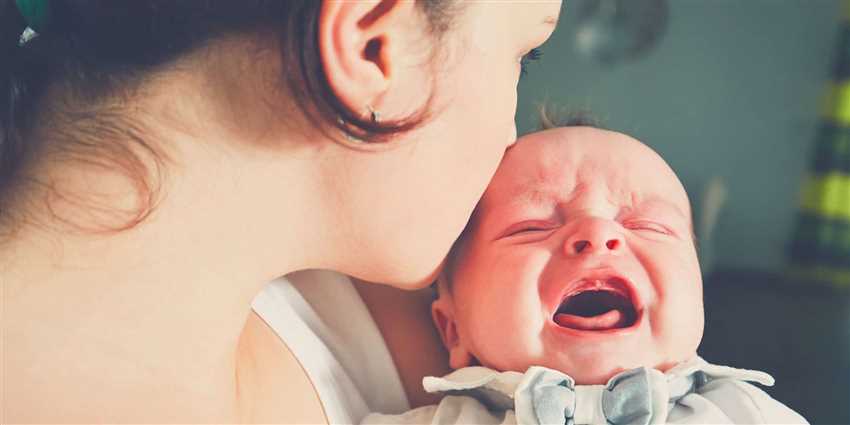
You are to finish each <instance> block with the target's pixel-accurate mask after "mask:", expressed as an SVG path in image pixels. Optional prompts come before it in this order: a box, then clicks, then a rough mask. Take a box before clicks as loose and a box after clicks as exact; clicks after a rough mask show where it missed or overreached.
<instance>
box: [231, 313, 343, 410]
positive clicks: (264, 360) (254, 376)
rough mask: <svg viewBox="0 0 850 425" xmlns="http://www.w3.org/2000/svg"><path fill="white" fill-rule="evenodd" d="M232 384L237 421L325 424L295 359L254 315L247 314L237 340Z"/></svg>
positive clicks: (315, 394) (313, 395)
mask: <svg viewBox="0 0 850 425" xmlns="http://www.w3.org/2000/svg"><path fill="white" fill-rule="evenodd" d="M236 385H237V390H236V396H237V405H238V406H239V413H240V418H239V421H240V422H243V423H316V424H318V423H327V422H328V419H327V417H326V415H325V413H324V409H323V407H322V403H321V401H320V400H319V396H318V394H317V392H316V390H315V388H314V387H313V384H312V383H311V381H310V378H309V377H308V376H307V374H306V373H305V372H304V369H303V368H302V366H301V364H300V362H299V361H298V359H297V358H296V357H295V355H294V354H293V353H292V351H291V350H289V348H288V347H287V346H286V344H284V343H283V341H282V340H281V339H280V338H279V337H278V335H277V334H276V333H275V332H274V330H272V329H271V328H270V327H269V326H268V324H267V323H266V322H265V321H264V320H263V319H262V318H260V317H259V316H258V315H257V314H256V313H254V312H251V313H250V314H249V316H248V319H247V321H246V322H245V328H244V329H243V332H242V335H241V336H240V338H239V345H238V349H237V361H236Z"/></svg>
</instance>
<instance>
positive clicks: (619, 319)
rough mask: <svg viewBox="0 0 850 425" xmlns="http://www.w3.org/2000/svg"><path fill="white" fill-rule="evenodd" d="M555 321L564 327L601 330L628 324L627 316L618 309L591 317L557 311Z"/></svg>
mask: <svg viewBox="0 0 850 425" xmlns="http://www.w3.org/2000/svg"><path fill="white" fill-rule="evenodd" d="M555 323H557V324H558V325H560V326H563V327H565V328H571V329H578V330H585V331H601V330H607V329H618V328H623V327H625V326H626V325H627V324H628V318H627V317H626V315H625V314H623V312H622V311H620V310H610V311H608V312H605V313H603V314H600V315H598V316H592V317H583V316H578V315H574V314H564V313H559V314H556V315H555Z"/></svg>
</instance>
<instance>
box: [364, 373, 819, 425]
mask: <svg viewBox="0 0 850 425" xmlns="http://www.w3.org/2000/svg"><path fill="white" fill-rule="evenodd" d="M748 381H749V382H757V383H759V384H762V385H768V386H769V385H773V382H774V381H773V377H771V376H770V375H768V374H767V373H764V372H759V371H753V370H745V369H735V368H731V367H726V366H718V365H713V364H710V363H708V362H706V361H705V360H703V359H701V358H699V357H695V358H693V359H691V360H690V361H687V362H684V363H682V364H679V365H677V366H676V367H674V368H672V369H670V370H668V371H667V372H666V373H662V372H660V371H658V370H655V369H648V368H639V369H633V370H629V371H625V372H622V373H620V374H618V375H616V376H614V377H613V378H611V379H610V380H609V381H608V384H606V385H576V384H575V381H574V380H573V379H572V378H571V377H570V376H568V375H566V374H564V373H562V372H559V371H556V370H552V369H547V368H545V367H537V366H535V367H532V368H530V369H528V371H526V372H525V373H519V372H512V371H510V372H498V371H495V370H492V369H488V368H485V367H479V366H475V367H466V368H462V369H458V370H456V371H454V372H452V373H450V374H448V375H446V376H444V377H442V378H436V377H426V378H425V379H424V380H423V385H424V387H425V390H426V391H428V392H432V393H444V394H445V395H446V396H445V397H443V399H442V401H441V402H440V403H439V404H437V405H431V406H424V407H420V408H418V409H414V410H410V411H408V412H406V413H403V414H401V415H388V414H377V413H376V414H371V415H369V416H367V417H366V418H365V419H364V421H363V423H364V424H414V423H415V424H528V425H531V424H566V425H583V424H612V425H626V424H630V425H631V424H664V423H669V424H780V423H782V424H792V423H793V424H804V423H807V422H806V420H805V419H803V417H801V416H800V415H799V414H797V413H796V412H794V411H793V410H791V409H789V408H788V407H787V406H785V405H783V404H782V403H780V402H778V401H776V400H774V399H773V398H771V397H770V396H769V395H767V393H765V392H764V391H762V390H760V389H759V388H757V387H755V386H754V385H752V384H749V383H748Z"/></svg>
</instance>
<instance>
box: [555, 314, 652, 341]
mask: <svg viewBox="0 0 850 425" xmlns="http://www.w3.org/2000/svg"><path fill="white" fill-rule="evenodd" d="M644 313H645V312H644V311H643V310H640V311H638V312H637V318H636V320H635V321H634V323H631V324H630V325H629V326H627V327H622V326H620V327H617V326H598V325H600V324H602V323H605V322H606V321H608V320H611V321H613V320H612V319H610V318H606V319H600V321H599V322H596V323H593V324H590V323H591V322H587V323H586V324H585V326H581V327H578V326H574V325H575V323H574V322H572V321H573V320H576V319H574V318H567V317H559V316H561V315H560V314H557V315H555V317H552V321H551V322H550V323H551V325H552V327H553V328H554V329H555V332H557V333H559V334H564V335H567V336H570V337H574V338H575V337H578V338H609V337H614V336H625V335H629V334H632V333H634V332H636V331H637V330H638V329H639V328H640V327H641V326H642V324H643V315H644ZM605 314H608V313H605ZM602 316H604V315H602ZM618 316H619V315H618ZM612 317H613V316H612ZM582 319H586V318H582ZM591 319H595V318H591ZM620 319H621V318H620ZM618 320H619V319H618ZM605 324H607V323H605Z"/></svg>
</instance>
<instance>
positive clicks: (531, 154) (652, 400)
mask: <svg viewBox="0 0 850 425" xmlns="http://www.w3.org/2000/svg"><path fill="white" fill-rule="evenodd" d="M438 294H439V295H438V298H437V300H435V301H434V303H433V305H432V314H433V319H434V323H435V325H436V327H437V328H438V330H439V332H440V335H441V336H442V340H443V343H444V344H445V346H446V349H447V350H448V352H449V361H450V365H451V367H452V369H454V371H453V372H452V373H450V374H449V375H446V376H443V377H427V378H425V379H424V380H423V385H424V386H425V389H426V390H427V391H429V392H435V393H443V394H444V395H445V396H444V397H443V398H442V401H441V402H440V403H439V404H437V405H432V406H425V407H421V408H418V409H414V410H411V411H409V412H406V413H404V414H401V415H383V414H372V415H369V416H368V417H367V418H366V419H365V423H370V424H378V423H381V424H384V423H393V424H395V423H431V424H438V423H439V424H449V423H474V424H507V423H520V424H555V423H557V424H575V425H579V424H617V425H625V424H660V423H675V424H686V423H687V424H709V423H710V424H720V423H730V424H732V423H734V424H744V423H746V424H754V423H806V421H805V419H803V418H802V417H801V416H800V415H799V414H797V413H795V412H794V411H792V410H791V409H789V408H788V407H786V406H785V405H783V404H782V403H780V402H778V401H776V400H774V399H772V398H771V397H770V396H768V395H767V394H766V393H765V392H764V391H762V390H761V389H759V388H757V387H756V386H754V385H752V384H751V382H755V383H758V384H762V385H772V384H773V378H772V377H771V376H770V375H768V374H766V373H764V372H759V371H753V370H744V369H736V368H731V367H726V366H719V365H714V364H711V363H708V362H706V361H705V360H703V359H701V358H700V357H699V356H697V354H696V350H697V346H698V345H699V343H700V340H701V338H702V334H703V323H704V318H703V304H702V278H701V274H700V268H699V262H698V259H697V253H696V247H695V244H694V236H693V230H692V223H691V209H690V203H689V201H688V196H687V194H686V193H685V190H684V188H683V186H682V184H681V182H680V181H679V179H678V178H677V177H676V174H675V173H674V172H673V170H672V169H671V168H670V167H669V166H668V165H667V163H666V162H665V161H664V160H663V159H662V158H661V157H660V156H659V155H658V154H656V153H655V152H654V151H652V150H651V149H650V148H649V147H647V146H646V145H644V144H642V143H641V142H639V141H637V140H635V139H633V138H631V137H628V136H626V135H623V134H620V133H615V132H611V131H606V130H602V129H598V128H595V127H591V126H568V127H560V128H553V129H549V130H545V131H541V132H538V133H533V134H530V135H528V136H525V137H523V138H522V139H520V141H519V142H518V143H517V144H516V145H514V146H513V147H512V148H510V149H509V150H508V152H507V153H506V155H505V157H504V159H503V161H502V163H501V165H500V166H499V169H498V171H497V172H496V175H495V177H494V178H493V181H492V182H491V184H490V186H489V187H488V188H487V190H486V192H485V194H484V196H483V198H482V199H481V201H480V203H479V204H478V207H477V208H476V210H475V212H474V214H473V217H472V219H471V221H470V223H469V224H468V226H467V228H466V229H465V230H464V233H463V234H462V235H461V237H460V239H459V240H458V241H457V242H456V244H455V246H454V247H453V249H452V252H451V253H450V255H449V258H448V260H447V265H446V267H445V269H444V272H443V274H442V275H441V277H440V280H439V282H438Z"/></svg>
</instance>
